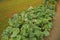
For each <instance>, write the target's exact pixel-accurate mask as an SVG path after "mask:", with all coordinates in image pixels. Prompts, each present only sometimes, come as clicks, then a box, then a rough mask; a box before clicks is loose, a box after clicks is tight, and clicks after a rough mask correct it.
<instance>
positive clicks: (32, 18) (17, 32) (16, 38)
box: [1, 0, 56, 40]
mask: <svg viewBox="0 0 60 40" xmlns="http://www.w3.org/2000/svg"><path fill="white" fill-rule="evenodd" d="M55 5H56V1H55V0H49V1H48V0H45V3H44V4H42V5H40V6H39V7H36V8H33V7H30V8H28V9H27V10H26V11H23V12H22V13H20V14H14V15H13V17H12V18H11V19H9V21H8V22H9V26H8V27H7V28H6V30H5V31H4V32H3V34H2V38H1V40H44V39H43V37H45V36H48V35H49V31H50V29H51V28H52V26H53V19H54V14H55Z"/></svg>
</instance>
